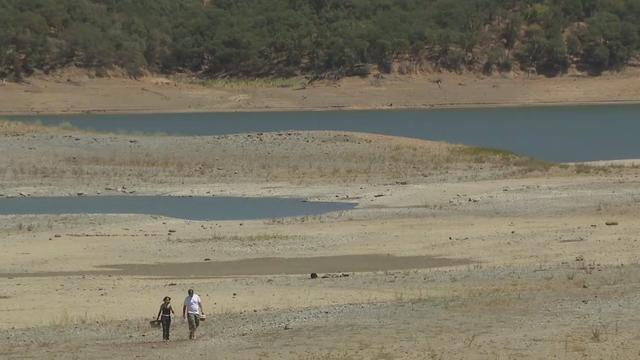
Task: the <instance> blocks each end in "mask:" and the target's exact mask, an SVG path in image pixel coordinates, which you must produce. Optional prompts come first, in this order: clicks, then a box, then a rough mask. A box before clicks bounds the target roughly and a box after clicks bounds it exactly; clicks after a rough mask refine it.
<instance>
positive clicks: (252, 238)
mask: <svg viewBox="0 0 640 360" xmlns="http://www.w3.org/2000/svg"><path fill="white" fill-rule="evenodd" d="M292 238H294V237H293V236H289V235H283V234H278V233H257V234H251V235H227V234H218V233H214V234H213V235H212V236H210V237H207V238H201V239H176V240H171V241H176V242H181V243H202V242H210V241H240V242H259V241H276V240H289V239H292Z"/></svg>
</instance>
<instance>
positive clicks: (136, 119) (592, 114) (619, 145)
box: [10, 105, 640, 162]
mask: <svg viewBox="0 0 640 360" xmlns="http://www.w3.org/2000/svg"><path fill="white" fill-rule="evenodd" d="M10 118H12V119H16V120H23V121H29V120H39V121H41V122H42V123H44V124H51V125H55V124H60V123H62V122H65V121H66V122H69V123H71V124H72V125H73V126H76V127H78V128H81V129H91V130H96V131H109V132H125V133H165V134H169V135H183V136H188V135H223V134H232V133H245V132H269V131H286V130H339V131H359V132H369V133H380V134H388V135H395V136H407V137H414V138H421V139H428V140H439V141H447V142H452V143H460V144H467V145H474V146H483V147H491V148H497V149H503V150H509V151H513V152H515V153H517V154H521V155H527V156H532V157H535V158H538V159H542V160H547V161H555V162H568V161H590V160H613V159H637V158H640V144H639V142H638V134H640V105H598V106H557V107H555V106H554V107H518V108H485V109H440V110H420V111H418V110H416V111H395V110H394V111H324V112H256V113H244V112H243V113H199V114H136V115H65V116H29V117H10Z"/></svg>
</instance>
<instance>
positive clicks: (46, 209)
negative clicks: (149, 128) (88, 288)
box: [0, 196, 356, 220]
mask: <svg viewBox="0 0 640 360" xmlns="http://www.w3.org/2000/svg"><path fill="white" fill-rule="evenodd" d="M355 205H356V204H350V203H331V202H306V201H302V200H300V199H285V198H241V197H177V196H81V197H21V198H0V215H18V214H34V215H37V214H148V215H163V216H168V217H174V218H180V219H188V220H251V219H272V218H281V217H290V216H308V215H320V214H324V213H327V212H332V211H342V210H350V209H352V208H354V207H355Z"/></svg>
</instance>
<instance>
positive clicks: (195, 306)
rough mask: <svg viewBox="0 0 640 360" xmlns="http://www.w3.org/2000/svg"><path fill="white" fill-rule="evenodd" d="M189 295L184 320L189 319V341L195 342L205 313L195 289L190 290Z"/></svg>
mask: <svg viewBox="0 0 640 360" xmlns="http://www.w3.org/2000/svg"><path fill="white" fill-rule="evenodd" d="M187 293H188V294H189V296H187V297H186V298H185V299H184V305H183V306H182V318H183V319H187V322H188V323H189V339H191V340H195V338H196V329H198V326H200V316H204V311H203V310H202V301H201V300H200V296H198V294H194V293H193V289H189V291H188V292H187Z"/></svg>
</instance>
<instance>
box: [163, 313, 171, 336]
mask: <svg viewBox="0 0 640 360" xmlns="http://www.w3.org/2000/svg"><path fill="white" fill-rule="evenodd" d="M161 321H162V340H165V341H166V340H169V333H170V331H171V316H163V317H162V320H161Z"/></svg>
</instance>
